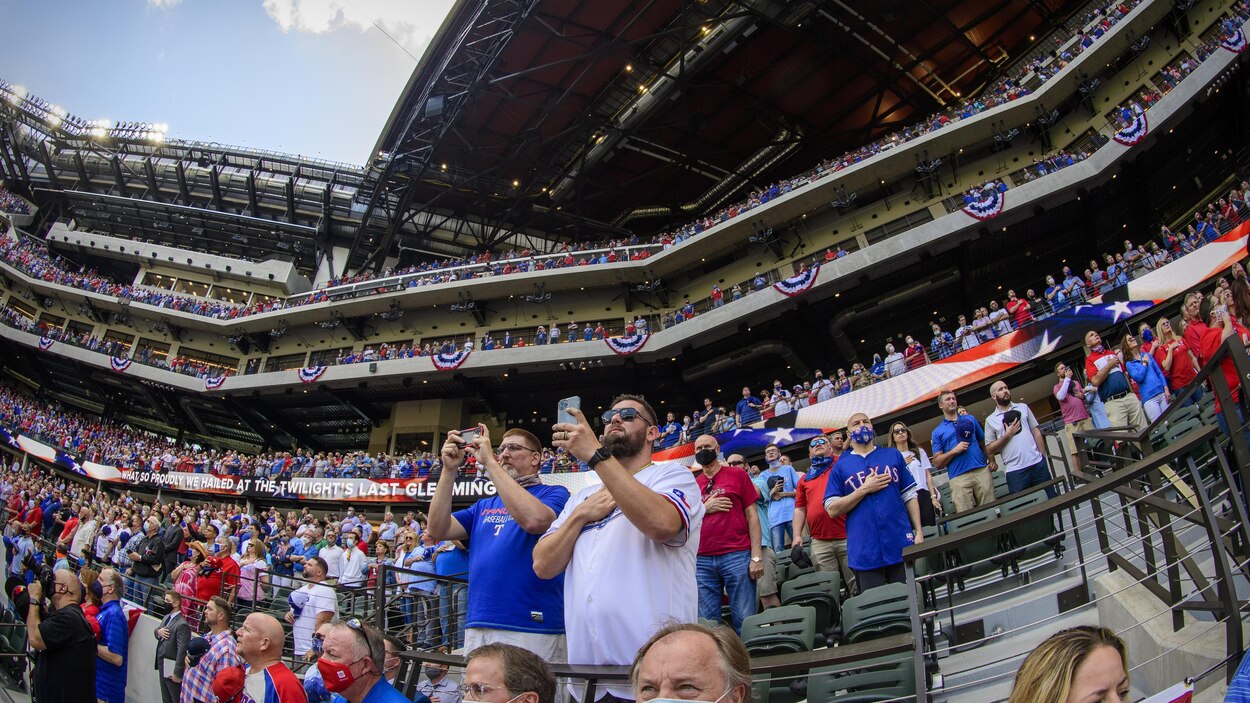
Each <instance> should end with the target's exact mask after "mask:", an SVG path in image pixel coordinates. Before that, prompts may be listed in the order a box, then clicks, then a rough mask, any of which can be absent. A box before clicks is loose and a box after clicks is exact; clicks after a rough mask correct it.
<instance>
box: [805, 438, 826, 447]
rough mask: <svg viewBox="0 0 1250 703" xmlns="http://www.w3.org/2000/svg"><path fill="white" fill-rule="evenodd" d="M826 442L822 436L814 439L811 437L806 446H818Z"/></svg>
mask: <svg viewBox="0 0 1250 703" xmlns="http://www.w3.org/2000/svg"><path fill="white" fill-rule="evenodd" d="M828 443H829V440H827V439H825V438H824V437H817V438H816V439H813V440H812V441H810V442H808V443H807V446H809V447H820V446H824V445H826V444H828Z"/></svg>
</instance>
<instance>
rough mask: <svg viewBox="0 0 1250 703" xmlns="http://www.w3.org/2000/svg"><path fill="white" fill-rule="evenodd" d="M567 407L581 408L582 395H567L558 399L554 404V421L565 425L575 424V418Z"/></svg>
mask: <svg viewBox="0 0 1250 703" xmlns="http://www.w3.org/2000/svg"><path fill="white" fill-rule="evenodd" d="M569 408H577V409H578V410H581V409H582V397H581V396H579V395H574V396H569V397H568V398H565V399H564V400H561V401H560V404H559V405H557V406H556V422H558V423H564V424H567V425H576V424H577V420H576V419H575V418H574V417H573V415H572V414H570V413H569Z"/></svg>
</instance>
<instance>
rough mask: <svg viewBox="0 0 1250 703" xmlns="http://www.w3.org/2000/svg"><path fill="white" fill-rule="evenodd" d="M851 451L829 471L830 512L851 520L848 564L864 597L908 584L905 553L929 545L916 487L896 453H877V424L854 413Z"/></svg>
mask: <svg viewBox="0 0 1250 703" xmlns="http://www.w3.org/2000/svg"><path fill="white" fill-rule="evenodd" d="M846 427H847V430H848V431H849V435H850V439H851V451H849V452H844V453H843V454H842V456H841V457H840V458H839V459H838V461H837V462H835V463H834V464H833V466H831V467H830V468H829V481H828V483H827V484H826V485H825V511H826V512H827V513H829V517H831V518H837V517H839V516H842V515H845V516H846V545H847V561H848V562H849V563H850V565H851V569H852V570H853V571H854V572H855V581H856V584H857V585H858V587H859V592H860V593H864V592H866V591H868V590H869V589H872V588H876V587H877V586H884V585H885V584H887V583H906V581H907V577H906V574H905V572H904V570H903V549H904V548H905V547H907V546H908V545H911V544H920V543H921V542H923V541H924V532H923V531H922V530H921V528H920V506H919V504H918V503H917V502H916V489H917V486H916V481H915V479H913V478H912V475H911V472H910V471H908V470H907V462H906V461H905V460H904V459H903V455H902V454H901V453H899V451H898V450H897V449H895V448H894V447H876V446H874V445H873V439H874V438H875V437H876V433H875V432H874V431H873V427H872V420H871V419H869V417H868V416H867V415H865V414H864V413H855V414H854V415H852V416H851V419H850V421H849V422H847V424H846Z"/></svg>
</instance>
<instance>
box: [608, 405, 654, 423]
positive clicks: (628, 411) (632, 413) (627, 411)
mask: <svg viewBox="0 0 1250 703" xmlns="http://www.w3.org/2000/svg"><path fill="white" fill-rule="evenodd" d="M617 415H620V416H621V422H629V421H630V420H633V419H635V418H637V419H639V420H642V421H643V422H645V423H647V424H648V425H650V424H651V423H650V422H648V421H647V418H645V417H643V416H642V412H641V411H639V410H638V408H612V409H611V410H605V411H603V414H602V415H600V416H599V417H600V418H601V419H602V420H603V424H605V425H606V424H608V423H609V422H612V420H613V419H615V418H616V416H617Z"/></svg>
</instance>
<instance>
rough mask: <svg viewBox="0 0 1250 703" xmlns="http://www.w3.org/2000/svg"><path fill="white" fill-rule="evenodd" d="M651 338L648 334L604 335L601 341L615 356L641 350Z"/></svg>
mask: <svg viewBox="0 0 1250 703" xmlns="http://www.w3.org/2000/svg"><path fill="white" fill-rule="evenodd" d="M648 339H651V335H649V334H631V335H629V336H627V337H604V338H603V341H604V343H606V344H607V345H608V349H611V350H612V352H613V353H615V354H616V355H617V356H629V355H630V354H634V353H636V352H639V351H641V350H642V348H643V347H645V346H646V345H647V340H648Z"/></svg>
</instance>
